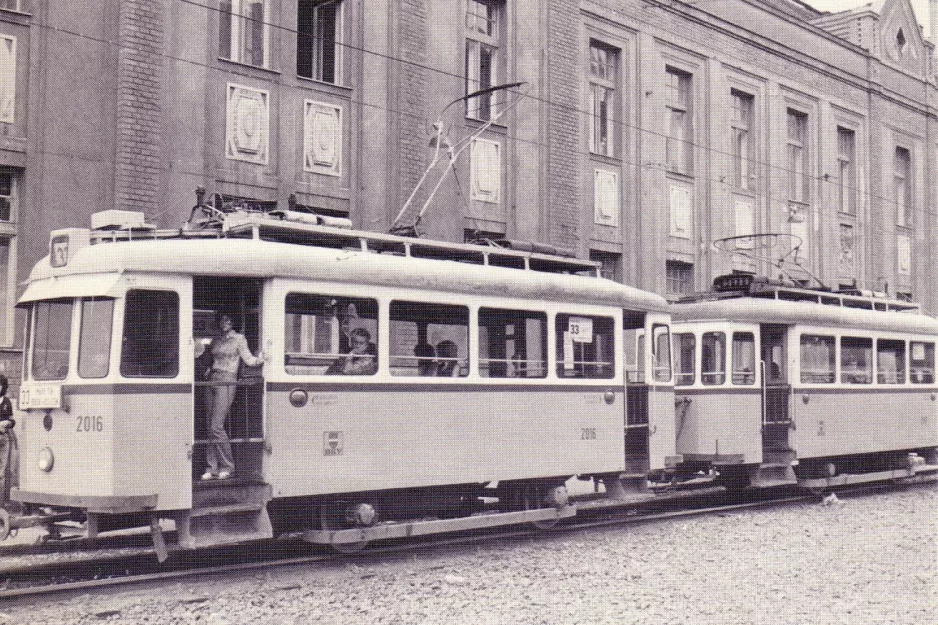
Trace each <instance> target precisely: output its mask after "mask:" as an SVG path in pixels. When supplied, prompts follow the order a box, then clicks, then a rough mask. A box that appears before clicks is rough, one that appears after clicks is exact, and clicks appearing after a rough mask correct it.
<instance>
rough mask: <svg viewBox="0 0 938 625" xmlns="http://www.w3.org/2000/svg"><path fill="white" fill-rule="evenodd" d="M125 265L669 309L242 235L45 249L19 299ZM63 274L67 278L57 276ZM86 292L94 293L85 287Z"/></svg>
mask: <svg viewBox="0 0 938 625" xmlns="http://www.w3.org/2000/svg"><path fill="white" fill-rule="evenodd" d="M124 272H134V273H154V274H185V275H199V276H211V275H216V276H238V277H245V278H273V277H283V278H296V279H310V280H317V281H325V282H335V283H346V284H362V285H378V286H392V287H401V288H412V289H420V290H426V291H434V292H443V293H446V292H449V293H461V294H468V295H494V296H509V297H516V298H521V299H529V300H535V301H536V300H547V301H557V302H571V303H581V304H600V305H609V306H617V307H627V308H634V309H638V310H646V311H660V312H665V311H667V310H668V305H667V302H666V301H665V299H664V298H663V297H661V296H659V295H657V294H655V293H651V292H648V291H643V290H641V289H637V288H634V287H630V286H627V285H623V284H620V283H617V282H613V281H611V280H607V279H604V278H600V277H595V276H581V275H572V274H559V273H549V272H541V271H529V270H521V269H514V268H508V267H499V266H492V265H488V266H483V265H476V264H470V263H464V262H457V261H450V260H440V259H429V258H417V257H403V256H400V255H396V254H385V253H378V252H373V251H360V250H349V249H335V248H329V247H317V246H309V245H292V244H289V243H282V242H274V241H265V240H260V239H247V238H173V239H143V240H133V241H118V242H113V243H97V244H94V245H89V246H86V247H84V248H82V249H80V250H78V251H77V252H75V253H74V255H73V256H72V257H71V258H70V259H69V261H68V264H67V265H66V266H64V267H55V268H54V267H52V265H51V263H50V258H49V257H48V256H47V257H45V258H44V259H42V260H41V261H39V262H38V263H37V264H36V266H35V267H34V268H33V271H32V272H31V274H30V276H29V279H28V280H27V282H26V284H27V289H26V291H25V292H24V294H23V295H22V296H21V297H20V303H25V302H28V301H34V300H37V299H45V298H47V297H55V295H50V294H52V293H55V292H57V290H56V286H54V285H53V282H57V283H59V284H62V285H63V286H64V283H65V282H72V283H73V287H72V289H71V290H76V289H77V291H76V292H69V293H65V292H64V291H60V292H61V293H62V294H61V295H58V297H62V296H80V295H82V293H81V285H80V283H79V284H77V285H76V284H74V281H73V280H72V279H71V278H68V277H70V276H75V277H76V278H79V279H80V280H81V281H83V282H84V281H87V282H88V284H89V285H90V282H91V281H93V280H98V281H99V282H100V281H101V280H104V281H106V280H107V278H106V276H107V275H108V274H119V273H124ZM59 278H62V279H64V280H60V279H59ZM89 295H91V294H90V293H89Z"/></svg>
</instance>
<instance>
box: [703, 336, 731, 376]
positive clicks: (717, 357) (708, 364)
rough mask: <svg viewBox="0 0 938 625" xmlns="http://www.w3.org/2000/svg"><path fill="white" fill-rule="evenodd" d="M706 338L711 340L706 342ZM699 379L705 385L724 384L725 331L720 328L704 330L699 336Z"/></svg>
mask: <svg viewBox="0 0 938 625" xmlns="http://www.w3.org/2000/svg"><path fill="white" fill-rule="evenodd" d="M718 338H719V339H720V340H717V339H718ZM708 340H709V341H712V342H711V343H710V344H708ZM715 348H719V349H718V350H716V351H718V353H716V352H715V351H714V350H715ZM708 350H709V351H708ZM709 354H712V355H709ZM713 367H718V368H713ZM700 381H701V382H702V383H703V384H704V385H705V386H720V385H722V384H726V332H723V331H722V330H720V331H713V332H704V333H703V334H702V335H701V337H700Z"/></svg>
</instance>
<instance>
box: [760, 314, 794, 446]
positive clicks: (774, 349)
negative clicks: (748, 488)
mask: <svg viewBox="0 0 938 625" xmlns="http://www.w3.org/2000/svg"><path fill="white" fill-rule="evenodd" d="M760 334H761V338H762V346H761V357H762V448H763V451H768V452H775V451H777V452H788V451H790V450H791V448H790V447H789V443H788V430H789V427H790V426H791V414H790V409H791V406H790V403H791V383H790V381H789V377H788V355H787V337H788V327H787V326H784V325H775V324H763V325H762V327H761V329H760Z"/></svg>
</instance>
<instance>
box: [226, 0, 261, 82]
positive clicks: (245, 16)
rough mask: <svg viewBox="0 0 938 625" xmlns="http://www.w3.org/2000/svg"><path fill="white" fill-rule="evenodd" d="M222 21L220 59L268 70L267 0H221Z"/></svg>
mask: <svg viewBox="0 0 938 625" xmlns="http://www.w3.org/2000/svg"><path fill="white" fill-rule="evenodd" d="M219 20H220V23H219V26H218V33H219V55H220V56H221V57H222V58H223V59H228V60H229V61H236V62H238V63H244V64H246V65H254V66H257V67H266V66H267V38H268V36H267V31H268V27H267V21H268V20H267V15H266V3H265V0H222V1H221V6H220V18H219Z"/></svg>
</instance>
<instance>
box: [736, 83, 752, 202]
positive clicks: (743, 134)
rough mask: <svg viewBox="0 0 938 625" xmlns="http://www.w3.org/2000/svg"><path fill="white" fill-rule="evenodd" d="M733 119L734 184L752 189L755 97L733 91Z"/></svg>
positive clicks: (748, 189)
mask: <svg viewBox="0 0 938 625" xmlns="http://www.w3.org/2000/svg"><path fill="white" fill-rule="evenodd" d="M732 98H733V119H732V122H731V127H732V133H733V146H732V150H733V184H734V185H735V186H736V188H738V189H743V190H745V191H751V190H753V189H754V188H755V179H756V177H755V174H754V172H753V168H752V164H753V160H754V159H753V151H754V147H755V134H754V133H753V111H754V109H755V107H754V103H755V98H753V96H751V95H749V94H748V93H743V92H741V91H736V90H733V91H732Z"/></svg>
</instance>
